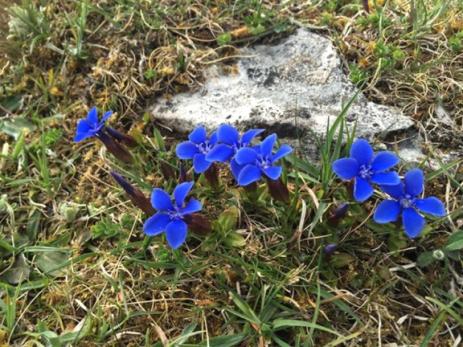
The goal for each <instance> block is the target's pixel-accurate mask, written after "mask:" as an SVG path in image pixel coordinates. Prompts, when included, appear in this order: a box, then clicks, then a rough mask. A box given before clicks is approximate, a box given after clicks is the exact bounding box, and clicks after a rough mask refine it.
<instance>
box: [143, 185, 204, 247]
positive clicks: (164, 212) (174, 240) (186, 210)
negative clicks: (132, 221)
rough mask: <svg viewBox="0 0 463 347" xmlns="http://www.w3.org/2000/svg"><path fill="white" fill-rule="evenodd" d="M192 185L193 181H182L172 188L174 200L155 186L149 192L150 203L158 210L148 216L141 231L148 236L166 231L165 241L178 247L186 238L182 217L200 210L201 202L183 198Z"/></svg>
mask: <svg viewBox="0 0 463 347" xmlns="http://www.w3.org/2000/svg"><path fill="white" fill-rule="evenodd" d="M192 187H193V182H184V183H181V184H179V185H178V186H177V187H176V188H175V189H174V194H173V198H174V202H173V203H172V199H171V197H170V196H169V194H167V193H166V192H165V191H164V190H162V189H159V188H155V189H153V192H152V194H151V204H152V205H153V207H154V208H155V209H156V210H157V211H158V212H157V213H156V214H155V215H153V216H151V217H150V218H148V219H147V220H146V222H145V224H144V225H143V231H144V232H145V234H147V235H149V236H156V235H159V234H161V233H163V232H165V233H166V238H167V243H168V244H169V245H170V246H171V247H172V248H173V249H177V248H178V247H180V246H181V245H182V244H183V243H184V242H185V239H186V235H187V231H188V225H187V223H185V221H184V219H185V218H186V217H188V216H189V215H191V214H192V213H195V212H198V211H200V210H201V203H200V202H199V201H198V200H196V199H190V201H188V203H185V198H186V196H187V195H188V193H189V192H190V190H191V188H192Z"/></svg>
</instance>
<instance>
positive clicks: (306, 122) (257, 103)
mask: <svg viewBox="0 0 463 347" xmlns="http://www.w3.org/2000/svg"><path fill="white" fill-rule="evenodd" d="M240 55H242V56H245V58H241V59H240V60H239V61H238V63H237V64H238V72H237V73H236V74H228V75H227V74H223V73H221V72H220V71H219V68H218V67H217V66H214V67H212V68H210V69H209V70H208V71H206V83H205V86H204V88H203V90H201V91H198V92H195V93H182V94H178V95H175V96H174V97H173V98H172V99H170V100H167V99H165V98H160V99H159V100H158V101H157V103H156V105H155V106H154V107H153V109H152V113H153V115H154V116H155V118H156V119H157V120H159V121H161V122H162V123H164V124H165V125H167V126H170V127H171V128H173V129H174V130H176V131H180V132H188V131H191V130H192V129H193V128H194V127H196V126H197V125H205V126H206V127H207V128H208V129H214V128H216V127H217V126H218V125H220V124H222V123H230V124H234V125H237V126H238V127H240V128H242V129H244V128H250V127H262V128H266V129H269V130H270V131H274V132H276V133H278V134H279V135H280V136H281V137H286V138H293V139H295V138H299V137H301V136H302V137H303V135H304V134H308V135H309V134H314V133H315V134H317V135H320V136H323V134H324V133H325V132H326V129H327V126H328V124H332V123H333V122H334V120H335V119H336V117H337V116H338V115H339V113H340V112H341V110H342V108H343V105H345V104H346V103H348V102H349V100H350V99H351V98H352V96H354V95H355V93H356V92H357V88H356V87H355V86H354V85H353V84H352V83H351V82H350V81H349V80H348V78H347V76H346V75H345V74H344V73H343V71H342V69H341V61H340V59H339V56H338V54H337V52H336V50H335V48H334V46H333V45H332V43H331V42H330V41H329V40H328V39H326V38H324V37H323V36H320V35H318V34H315V33H312V32H309V31H307V30H304V29H300V30H298V31H297V32H296V33H295V34H294V35H291V36H289V37H288V38H286V39H284V40H283V41H282V42H281V43H279V44H277V45H259V46H254V47H253V48H247V49H242V50H241V51H240ZM346 120H347V124H348V125H350V126H351V128H352V127H353V126H354V124H355V123H357V133H356V134H357V136H360V137H368V138H371V137H372V136H374V135H376V134H381V135H382V136H384V135H387V133H389V132H393V131H394V132H395V131H401V130H406V129H409V128H410V127H412V126H413V121H412V120H411V119H410V118H409V117H406V116H404V115H403V114H402V113H401V112H400V111H399V110H397V109H395V108H392V107H387V106H383V105H378V104H376V103H373V102H369V101H368V100H366V98H365V97H364V96H363V95H362V94H361V93H359V95H358V97H357V99H356V101H355V102H354V103H353V105H352V106H351V108H350V110H349V112H348V114H347V115H346Z"/></svg>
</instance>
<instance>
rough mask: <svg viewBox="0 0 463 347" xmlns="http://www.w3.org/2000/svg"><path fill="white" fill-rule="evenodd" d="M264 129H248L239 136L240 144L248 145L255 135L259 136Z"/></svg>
mask: <svg viewBox="0 0 463 347" xmlns="http://www.w3.org/2000/svg"><path fill="white" fill-rule="evenodd" d="M263 131H264V129H250V130H248V131H246V132H245V133H244V134H243V136H241V144H243V145H248V144H249V143H251V141H252V140H253V139H254V137H256V136H257V135H260V134H261V133H262V132H263Z"/></svg>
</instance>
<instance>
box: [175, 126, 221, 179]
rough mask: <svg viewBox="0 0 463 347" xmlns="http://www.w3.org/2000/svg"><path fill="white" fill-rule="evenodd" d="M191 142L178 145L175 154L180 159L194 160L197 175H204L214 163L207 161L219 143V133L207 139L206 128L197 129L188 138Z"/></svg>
mask: <svg viewBox="0 0 463 347" xmlns="http://www.w3.org/2000/svg"><path fill="white" fill-rule="evenodd" d="M188 139H189V140H190V141H185V142H182V143H180V144H178V145H177V148H176V150H175V152H176V153H177V157H179V158H180V159H187V160H191V159H193V168H194V170H195V172H196V173H203V172H204V171H206V170H207V169H209V167H210V166H211V164H212V163H213V161H209V160H207V159H206V155H207V154H208V153H209V152H210V151H211V150H212V149H213V148H214V146H215V145H216V143H217V133H216V132H214V133H213V134H212V135H211V137H210V138H209V139H208V138H207V132H206V129H205V128H204V127H197V128H196V129H194V130H193V131H192V132H191V134H190V135H189V136H188Z"/></svg>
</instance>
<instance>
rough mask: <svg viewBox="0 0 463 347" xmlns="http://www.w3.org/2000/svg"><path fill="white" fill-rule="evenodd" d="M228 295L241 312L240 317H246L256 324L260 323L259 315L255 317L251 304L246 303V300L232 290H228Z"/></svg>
mask: <svg viewBox="0 0 463 347" xmlns="http://www.w3.org/2000/svg"><path fill="white" fill-rule="evenodd" d="M229 293H230V296H231V298H232V300H233V302H234V303H235V305H236V307H238V309H239V310H240V311H241V312H242V313H243V315H240V316H241V317H242V318H244V319H246V320H247V321H249V322H251V323H255V324H257V325H261V321H260V319H259V317H257V315H256V313H255V312H254V310H253V309H252V308H251V306H249V305H248V303H247V302H245V301H243V300H242V299H241V298H240V297H239V296H238V295H236V294H235V293H233V292H229Z"/></svg>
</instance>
